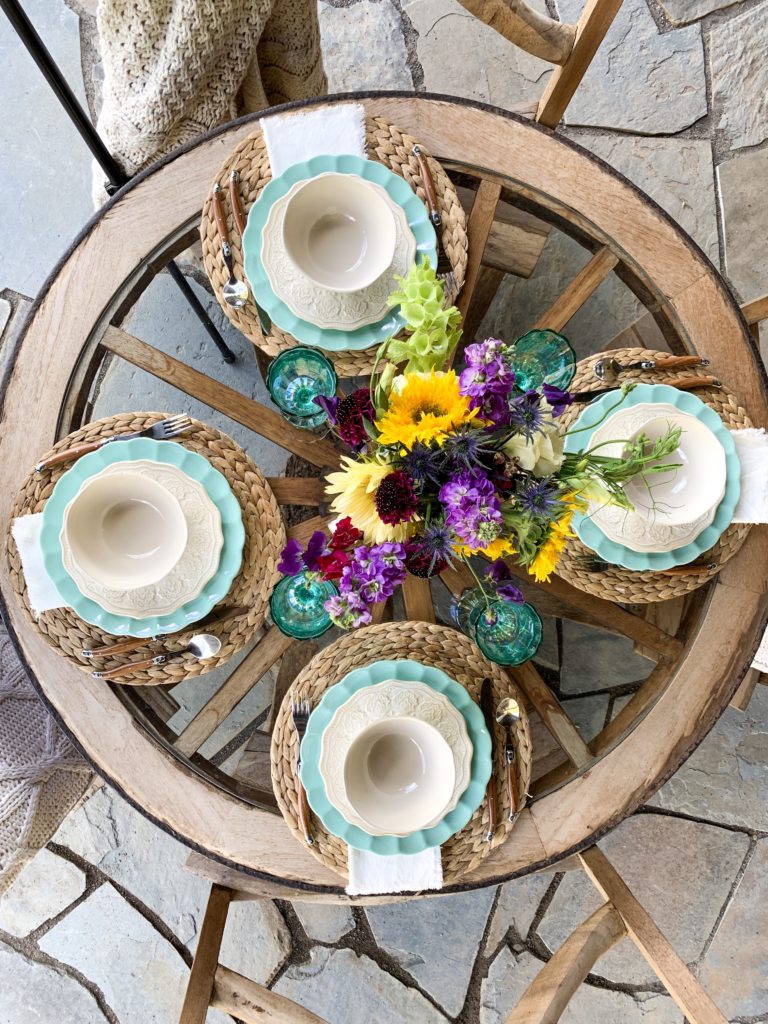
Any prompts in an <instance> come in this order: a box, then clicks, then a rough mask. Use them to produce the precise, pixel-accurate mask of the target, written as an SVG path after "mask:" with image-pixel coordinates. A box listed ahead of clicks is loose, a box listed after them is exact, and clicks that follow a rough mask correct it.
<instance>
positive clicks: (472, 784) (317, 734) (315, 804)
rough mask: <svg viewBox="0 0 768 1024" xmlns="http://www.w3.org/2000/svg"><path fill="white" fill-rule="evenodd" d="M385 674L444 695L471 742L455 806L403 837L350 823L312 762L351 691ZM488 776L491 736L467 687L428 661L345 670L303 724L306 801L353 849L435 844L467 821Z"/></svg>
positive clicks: (415, 849) (386, 850)
mask: <svg viewBox="0 0 768 1024" xmlns="http://www.w3.org/2000/svg"><path fill="white" fill-rule="evenodd" d="M387 679H406V680H408V681H409V682H421V683H425V684H426V685H427V686H429V687H431V688H432V689H433V690H435V691H436V692H437V693H442V694H444V695H445V696H446V697H447V698H448V700H449V701H450V702H451V704H453V706H454V707H455V708H457V709H458V710H459V711H460V712H461V714H462V715H463V717H464V721H465V722H466V724H467V732H468V733H469V738H470V739H471V741H472V747H473V751H472V764H471V767H470V780H469V785H468V786H467V788H466V789H465V790H464V792H463V793H462V795H461V798H460V800H459V802H458V804H457V806H456V807H455V808H454V809H453V810H452V811H451V812H450V813H448V814H446V816H445V817H444V818H442V819H441V820H440V821H439V822H438V823H437V825H434V826H433V827H432V828H428V829H422V830H421V831H419V832H412V833H411V834H410V835H408V836H372V835H369V834H368V833H367V832H364V831H363V830H362V829H361V828H358V827H357V826H356V825H350V823H349V822H348V821H347V820H346V819H345V818H344V817H343V816H342V815H341V814H340V813H339V811H337V810H336V808H335V807H333V806H332V805H331V803H330V801H329V800H328V796H327V794H326V791H325V783H324V782H323V779H322V776H321V775H320V771H319V768H318V765H319V763H320V744H321V740H322V735H323V731H324V729H325V728H326V726H327V725H328V723H329V722H330V720H331V718H332V717H333V715H334V713H335V712H336V711H337V710H338V709H339V708H340V707H341V705H342V704H344V703H345V702H346V701H347V700H348V699H349V698H350V697H351V696H352V694H353V693H356V692H357V691H358V690H361V689H362V688H363V687H365V686H373V685H375V684H376V683H383V682H385V681H386V680H387ZM490 777H491V737H490V736H489V735H488V730H487V729H486V727H485V720H484V718H483V715H482V712H481V711H480V708H479V707H478V706H477V704H475V702H474V701H473V700H472V698H471V697H470V695H469V693H468V691H467V690H466V689H465V688H464V687H463V686H461V684H459V683H457V682H456V681H455V680H453V679H451V678H450V676H447V675H446V674H445V672H443V671H442V670H441V669H439V668H435V667H434V666H433V665H422V664H421V662H419V661H410V660H402V661H376V662H374V663H373V664H371V665H366V666H365V667H364V668H357V669H354V671H352V672H349V673H348V674H347V675H345V676H344V678H343V679H341V680H340V681H339V682H338V683H335V684H334V685H333V686H331V687H330V689H329V690H327V691H326V692H325V694H324V696H323V699H322V700H321V701H320V703H319V704H318V705H317V707H316V708H315V710H314V711H313V712H312V714H311V715H310V717H309V725H308V726H307V731H306V733H305V734H304V739H303V741H302V744H301V781H302V784H303V786H304V789H305V791H306V794H307V800H308V801H309V806H310V807H311V808H312V810H313V811H314V812H315V814H316V815H317V816H318V818H319V819H320V820H321V821H322V823H323V825H324V826H325V827H326V829H327V830H328V831H329V832H331V833H332V834H333V835H335V836H338V837H339V839H343V840H344V842H345V843H347V845H348V846H352V847H354V848H355V849H356V850H366V851H369V852H370V853H378V854H381V855H383V856H386V855H390V854H394V853H421V851H422V850H428V849H430V848H431V847H434V846H441V845H442V844H443V843H444V842H445V841H446V840H447V839H450V837H451V836H452V835H455V833H456V832H459V831H460V830H461V829H462V828H464V826H465V825H466V824H467V822H468V821H469V819H470V818H471V817H472V815H473V814H474V812H475V811H476V810H477V808H478V807H479V806H480V804H481V803H482V801H483V798H484V797H485V788H486V786H487V785H488V779H489V778H490Z"/></svg>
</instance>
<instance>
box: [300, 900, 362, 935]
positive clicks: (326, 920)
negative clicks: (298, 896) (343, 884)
mask: <svg viewBox="0 0 768 1024" xmlns="http://www.w3.org/2000/svg"><path fill="white" fill-rule="evenodd" d="M292 906H293V909H294V912H295V914H296V916H297V917H298V919H299V921H301V927H302V928H303V929H304V931H305V932H306V933H307V937H308V938H310V939H315V940H316V941H318V942H338V941H339V939H341V938H342V937H343V936H344V935H346V934H347V932H351V931H352V929H353V928H354V927H355V918H354V915H353V914H352V910H351V908H350V907H343V906H338V907H336V906H333V905H332V904H325V903H299V902H295V903H293V904H292Z"/></svg>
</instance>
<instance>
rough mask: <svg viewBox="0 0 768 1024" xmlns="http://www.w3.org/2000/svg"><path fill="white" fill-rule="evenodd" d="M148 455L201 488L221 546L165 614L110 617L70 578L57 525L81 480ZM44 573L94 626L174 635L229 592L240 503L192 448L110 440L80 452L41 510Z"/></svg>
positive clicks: (237, 551)
mask: <svg viewBox="0 0 768 1024" xmlns="http://www.w3.org/2000/svg"><path fill="white" fill-rule="evenodd" d="M140 459H150V460H151V461H152V462H164V463H167V464H168V465H170V466H177V467H178V468H179V469H181V470H183V472H184V473H186V474H187V476H190V477H192V479H193V480H197V481H198V483H200V484H202V485H203V487H204V488H205V491H206V493H207V494H208V497H209V498H210V499H211V501H212V502H213V503H214V505H215V506H216V508H217V509H218V510H219V514H220V515H221V529H222V533H223V534H224V544H223V546H222V549H221V557H220V559H219V567H218V569H217V570H216V572H215V573H214V575H213V577H212V578H211V579H210V580H209V581H208V583H206V584H205V586H204V587H203V588H202V590H201V592H200V593H199V594H198V595H197V597H195V598H192V600H190V601H187V603H186V604H184V605H182V606H181V608H179V609H177V611H175V612H171V613H170V614H168V615H156V616H153V617H151V618H146V619H134V618H131V617H130V616H127V615H113V614H112V613H111V612H107V611H105V610H104V609H103V608H101V607H100V606H99V605H98V604H96V602H95V601H92V600H91V599H90V598H88V597H85V595H84V594H81V593H80V591H79V590H78V588H77V586H76V584H75V582H74V580H73V579H72V577H71V576H70V575H69V573H68V572H67V570H66V569H65V568H64V563H63V561H62V558H61V542H60V540H59V534H60V533H61V524H62V521H63V517H64V509H65V508H66V507H67V505H68V504H69V503H70V501H71V500H72V499H73V498H74V496H75V495H76V494H77V492H78V491H79V490H80V487H81V486H82V484H83V483H84V482H85V481H86V480H87V479H88V478H89V477H92V476H94V475H95V474H96V473H99V472H100V471H101V470H102V469H105V468H106V467H107V466H111V465H112V463H114V462H129V461H130V462H135V461H137V460H140ZM40 541H41V548H42V554H43V564H44V565H45V571H46V572H47V573H48V575H49V577H50V578H51V580H52V581H53V582H54V583H55V584H56V587H57V588H58V591H59V593H60V594H61V596H62V597H63V598H64V600H65V601H66V603H67V604H68V605H69V606H70V607H71V608H72V610H73V611H74V612H75V613H76V614H77V615H79V616H80V618H81V619H84V620H85V621H86V622H90V623H91V625H93V626H98V627H99V628H100V629H103V630H105V631H106V632H107V633H114V634H115V635H116V636H123V635H125V636H138V637H143V636H156V635H158V634H160V633H176V632H178V631H179V630H180V629H185V628H186V627H187V626H189V625H190V623H192V622H197V620H198V619H202V618H203V617H204V616H205V615H207V614H208V612H209V611H210V610H211V608H213V606H214V605H215V604H217V603H218V602H219V601H221V599H222V598H223V597H224V596H225V595H226V594H227V593H228V591H229V589H230V587H231V586H232V583H233V581H234V579H235V576H236V575H237V574H238V572H239V571H240V566H241V564H242V561H243V545H244V543H245V530H244V528H243V514H242V511H241V509H240V503H239V502H238V500H237V498H236V497H235V496H234V494H233V493H232V490H231V488H230V486H229V484H228V483H227V481H226V478H225V477H224V476H222V474H221V473H220V472H219V471H218V470H217V469H214V467H213V466H212V465H211V464H210V462H208V460H207V459H204V458H203V456H202V455H198V454H197V452H191V451H189V449H187V448H184V447H183V446H182V445H180V444H176V443H175V442H174V441H152V440H150V439H149V438H146V437H139V438H135V439H134V440H132V441H111V442H110V443H109V444H107V445H104V447H103V448H99V450H98V451H95V452H91V453H90V455H85V456H83V458H82V459H78V461H77V462H76V463H75V464H74V466H73V467H72V468H71V469H69V470H67V472H66V473H65V474H64V475H63V476H62V477H61V478H60V479H59V480H58V482H57V484H56V486H55V487H54V489H53V493H52V494H51V496H50V498H49V499H48V501H46V503H45V507H44V509H43V528H42V533H41V537H40Z"/></svg>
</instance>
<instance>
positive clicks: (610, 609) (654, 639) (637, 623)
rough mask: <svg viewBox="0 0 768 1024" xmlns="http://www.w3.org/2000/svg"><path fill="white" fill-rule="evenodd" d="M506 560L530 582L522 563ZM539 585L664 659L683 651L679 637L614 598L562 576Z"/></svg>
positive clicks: (673, 656) (513, 571)
mask: <svg viewBox="0 0 768 1024" xmlns="http://www.w3.org/2000/svg"><path fill="white" fill-rule="evenodd" d="M506 562H507V565H508V566H509V568H510V571H511V572H512V573H513V574H514V575H515V576H519V577H520V578H521V579H524V580H528V581H529V582H530V579H531V578H530V576H529V575H528V573H527V572H526V570H525V568H524V567H523V566H521V565H518V564H517V563H516V562H514V561H513V560H512V559H510V558H508V559H506ZM537 586H539V587H541V588H543V589H545V590H549V591H550V592H551V593H552V595H553V596H554V597H559V598H561V599H562V600H563V601H564V602H565V603H566V604H568V605H572V606H573V607H575V608H578V609H580V610H581V611H583V612H585V613H586V614H588V615H590V616H592V618H593V619H594V620H595V621H596V622H597V623H599V624H600V625H601V626H604V627H605V628H606V629H610V630H611V631H612V632H615V633H620V634H621V635H622V636H626V637H629V639H630V640H635V641H637V642H638V643H642V644H644V645H645V646H646V647H650V648H651V649H652V650H654V651H656V652H657V653H658V654H660V655H661V656H662V657H664V658H678V657H679V656H680V655H681V654H682V653H683V650H684V644H683V642H682V641H681V640H678V639H677V637H674V636H670V635H669V633H665V632H664V630H663V629H659V627H658V626H656V625H654V624H653V623H652V622H646V620H645V619H643V618H641V617H640V616H639V615H633V614H632V612H628V611H625V610H624V609H623V608H621V607H620V606H619V605H617V604H613V602H611V601H605V600H603V598H601V597H594V596H593V595H592V594H587V593H585V592H584V591H583V590H577V589H576V587H572V586H571V585H570V583H566V582H565V580H563V579H560V577H559V576H553V577H552V578H551V579H550V580H549V582H548V583H541V584H537Z"/></svg>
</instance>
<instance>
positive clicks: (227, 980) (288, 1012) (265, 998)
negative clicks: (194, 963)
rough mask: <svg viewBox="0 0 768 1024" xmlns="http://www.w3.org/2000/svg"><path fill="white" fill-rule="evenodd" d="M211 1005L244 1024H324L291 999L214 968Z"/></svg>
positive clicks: (225, 970)
mask: <svg viewBox="0 0 768 1024" xmlns="http://www.w3.org/2000/svg"><path fill="white" fill-rule="evenodd" d="M211 1006H212V1007H213V1008H214V1010H222V1011H223V1012H224V1013H229V1014H231V1015H232V1016H233V1017H236V1018H237V1019H238V1020H241V1021H243V1022H244V1024H328V1022H327V1021H326V1020H325V1018H324V1017H318V1016H317V1014H315V1013H312V1012H311V1010H305V1009H304V1007H303V1006H299V1004H298V1003H294V1001H293V1000H292V999H287V998H286V997H285V996H281V995H278V994H277V992H270V990H269V989H268V988H265V987H264V986H263V985H259V984H257V983H256V982H255V981H251V979H250V978H244V977H243V975H242V974H237V973H236V972H235V971H230V970H229V968H227V967H222V966H221V964H220V965H219V966H218V967H217V969H216V978H215V981H214V986H213V998H212V1000H211Z"/></svg>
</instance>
